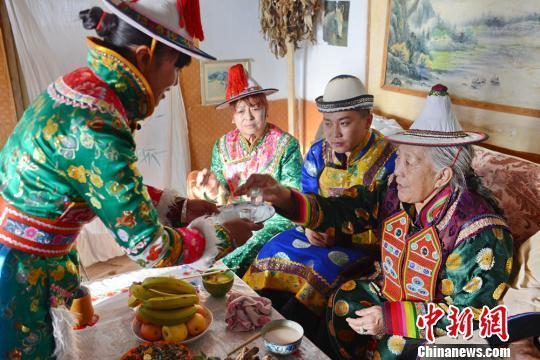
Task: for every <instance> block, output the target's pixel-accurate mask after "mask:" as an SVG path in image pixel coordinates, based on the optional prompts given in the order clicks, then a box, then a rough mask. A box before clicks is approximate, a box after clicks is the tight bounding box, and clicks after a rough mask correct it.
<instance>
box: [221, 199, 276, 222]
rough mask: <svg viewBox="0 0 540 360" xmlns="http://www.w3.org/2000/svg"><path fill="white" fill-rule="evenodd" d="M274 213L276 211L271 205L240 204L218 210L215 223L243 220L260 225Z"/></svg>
mask: <svg viewBox="0 0 540 360" xmlns="http://www.w3.org/2000/svg"><path fill="white" fill-rule="evenodd" d="M275 213H276V210H274V208H273V207H272V206H271V205H268V204H265V203H261V204H255V203H251V202H241V203H237V204H231V205H226V206H223V207H221V208H219V214H218V215H217V221H218V222H219V223H224V222H226V221H229V220H235V219H239V218H244V219H247V220H251V221H253V222H254V223H262V222H263V221H266V220H268V219H270V218H271V217H272V216H274V214H275Z"/></svg>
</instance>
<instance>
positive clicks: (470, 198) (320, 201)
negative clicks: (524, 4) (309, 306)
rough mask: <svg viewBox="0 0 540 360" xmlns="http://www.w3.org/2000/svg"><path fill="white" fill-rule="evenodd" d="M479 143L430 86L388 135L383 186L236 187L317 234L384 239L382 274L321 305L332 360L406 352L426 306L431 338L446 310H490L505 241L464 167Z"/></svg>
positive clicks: (504, 272) (501, 279)
mask: <svg viewBox="0 0 540 360" xmlns="http://www.w3.org/2000/svg"><path fill="white" fill-rule="evenodd" d="M485 138H486V136H485V135H484V134H480V133H474V132H464V131H462V129H461V126H460V125H459V123H458V122H457V120H456V118H455V116H454V114H453V112H452V110H451V103H450V99H449V97H448V95H447V89H446V88H445V87H444V86H442V85H438V86H435V87H434V88H433V89H432V91H431V92H430V95H429V97H428V99H427V102H426V106H425V108H424V110H423V111H422V113H421V114H420V116H419V118H418V119H417V120H416V121H415V123H414V124H413V125H412V126H411V129H410V130H408V131H406V132H403V133H400V134H396V135H392V136H389V137H388V140H389V141H391V142H394V143H396V144H399V145H398V158H397V160H396V168H395V172H394V174H393V176H391V177H390V178H389V180H388V182H387V183H386V184H383V185H381V186H376V187H365V186H357V187H354V188H351V189H349V190H348V191H347V193H346V194H345V196H342V197H339V198H323V197H320V196H316V195H312V194H309V195H303V194H301V193H299V192H298V191H296V190H291V189H287V188H285V187H283V186H281V185H279V184H277V183H276V182H275V181H273V180H272V179H270V178H267V177H264V176H254V177H252V178H251V179H249V180H248V181H247V182H246V184H245V185H244V186H243V187H242V188H240V189H239V190H238V193H239V194H242V193H244V192H245V191H248V190H249V189H250V188H253V187H258V188H260V189H262V191H263V198H264V199H265V200H267V201H271V202H272V203H273V204H274V206H276V207H277V208H278V209H279V212H280V213H281V214H284V215H285V216H287V217H288V218H290V219H292V220H294V221H295V222H297V223H299V224H303V225H305V226H307V227H309V228H312V229H315V230H317V231H324V230H327V229H333V230H335V232H336V234H338V233H342V232H345V231H346V230H348V229H351V228H353V229H355V231H356V230H358V229H368V228H372V229H374V230H375V231H376V232H377V233H378V234H379V236H380V238H381V239H382V240H381V264H382V266H381V270H382V273H381V274H378V275H379V276H373V279H376V280H373V281H367V280H366V281H363V280H357V281H355V280H351V281H348V282H346V283H344V284H343V285H342V286H341V288H340V289H339V290H338V291H337V292H336V293H335V294H334V296H333V298H332V299H331V300H330V302H329V309H328V311H327V323H328V332H329V334H330V341H331V343H332V348H333V350H334V352H335V357H336V358H345V359H360V358H384V359H391V358H397V357H399V356H401V355H404V354H402V353H403V352H404V351H406V350H407V349H410V348H414V346H415V345H417V344H418V343H419V342H421V341H423V340H421V339H422V338H425V329H420V328H419V327H418V326H417V323H416V320H417V317H418V316H419V315H423V314H425V313H426V312H427V308H428V304H435V306H436V308H437V309H441V310H442V311H443V313H444V316H443V317H442V318H441V319H440V320H439V321H438V322H437V324H436V326H435V329H434V331H435V334H436V335H442V334H444V333H445V330H446V326H447V325H448V324H449V317H448V313H449V305H454V306H455V307H457V308H458V309H459V310H463V309H464V308H465V307H467V306H470V309H471V310H472V312H473V313H474V316H475V318H477V316H478V315H479V314H480V312H481V309H482V307H483V306H484V305H486V306H488V307H493V306H494V305H496V301H497V300H498V299H499V298H500V297H501V295H502V294H503V292H504V289H505V287H506V282H507V280H508V276H509V274H510V271H511V268H512V236H511V234H510V231H509V230H508V226H507V225H506V222H505V220H504V218H503V217H502V215H501V212H500V210H499V209H498V208H497V205H496V203H495V202H494V201H493V200H492V199H491V198H490V197H489V195H488V192H487V190H486V189H485V188H484V187H482V185H481V183H480V182H479V179H478V178H477V177H476V176H475V175H474V172H473V170H472V168H471V159H472V157H473V149H472V147H471V146H470V144H472V143H475V142H479V141H482V140H484V139H485ZM375 275H377V274H375ZM404 349H405V350H404ZM413 353H414V356H416V353H415V352H414V351H413Z"/></svg>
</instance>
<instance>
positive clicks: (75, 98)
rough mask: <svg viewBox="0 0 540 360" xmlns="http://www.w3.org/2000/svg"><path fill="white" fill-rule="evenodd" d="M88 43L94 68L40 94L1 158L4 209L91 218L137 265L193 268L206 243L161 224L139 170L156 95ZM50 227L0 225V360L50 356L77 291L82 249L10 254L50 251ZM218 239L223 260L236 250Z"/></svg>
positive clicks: (128, 68)
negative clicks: (62, 314) (37, 250)
mask: <svg viewBox="0 0 540 360" xmlns="http://www.w3.org/2000/svg"><path fill="white" fill-rule="evenodd" d="M88 43H89V47H90V51H89V56H88V66H89V67H88V68H81V69H78V70H76V71H74V72H72V73H70V74H67V75H65V76H63V77H61V78H59V79H58V80H57V81H55V82H54V83H53V84H51V85H50V86H49V87H48V89H47V90H46V91H45V92H43V93H42V94H41V95H39V96H38V97H37V98H36V99H35V100H34V102H33V103H32V104H31V105H30V107H29V108H28V109H27V110H26V111H25V112H24V115H23V117H22V118H21V120H20V121H19V123H18V124H17V126H16V127H15V129H14V131H13V133H12V135H11V136H10V137H9V139H8V141H7V143H6V145H5V146H4V148H3V149H2V151H1V152H0V200H1V201H0V205H2V201H3V202H5V203H7V204H8V205H9V206H10V207H12V208H13V209H16V211H17V212H18V213H20V214H22V215H21V216H22V217H24V216H27V215H28V217H34V218H39V219H43V221H41V224H43V222H45V223H46V222H47V221H50V222H51V223H53V224H57V225H58V226H61V225H62V224H63V223H62V222H63V221H66V220H65V219H67V218H69V219H70V222H73V221H75V222H77V223H78V222H79V221H78V220H80V219H81V216H82V215H85V216H88V214H89V215H90V218H91V217H92V216H93V215H94V214H95V215H97V216H98V217H99V218H100V219H101V221H103V223H104V224H105V225H106V226H107V228H108V229H109V230H110V232H111V234H112V235H113V236H114V238H115V240H116V241H117V242H118V244H119V245H120V246H121V247H122V248H123V249H124V251H125V252H126V253H127V254H128V256H129V257H130V258H131V259H133V260H134V261H136V262H137V263H138V264H139V265H140V266H145V267H162V266H172V265H177V264H181V263H182V262H184V261H188V259H190V260H191V261H194V260H196V259H197V258H198V257H200V256H201V253H202V252H203V251H204V248H205V243H204V239H203V238H202V237H201V235H200V234H199V233H197V232H195V231H192V230H188V229H174V228H171V227H167V226H164V225H162V223H161V222H160V220H159V219H158V213H157V211H156V208H155V207H154V205H155V202H153V201H152V199H151V197H150V195H149V192H148V189H147V187H146V186H145V185H144V184H143V179H142V177H141V174H140V173H139V171H138V169H137V165H136V161H137V157H136V155H135V142H134V136H133V129H135V127H136V123H137V121H139V120H142V119H144V118H146V117H148V116H149V115H150V114H151V113H152V112H153V110H154V95H153V94H152V92H151V88H150V86H149V84H148V83H147V81H146V80H145V78H144V77H143V76H142V74H140V73H139V71H138V70H137V69H136V68H135V67H134V66H133V65H132V64H130V63H129V62H128V61H127V60H125V59H123V58H122V57H121V56H119V55H118V54H116V53H114V52H113V51H111V50H109V49H107V48H105V47H102V46H100V45H99V43H98V40H91V39H89V41H88ZM2 199H3V200H2ZM0 209H1V206H0ZM5 209H7V208H4V215H6V214H7V212H6V211H7V210H5ZM160 218H162V219H164V217H163V216H160ZM169 220H170V219H169ZM10 221H11V220H10ZM80 222H84V221H80ZM47 226H48V225H47ZM47 226H45V227H42V228H41V229H40V228H39V227H37V228H35V227H31V226H28V225H26V224H25V223H24V222H17V221H11V222H10V223H6V224H2V223H1V222H0V237H2V238H1V239H0V240H2V241H0V289H1V291H0V337H1V338H2V341H1V342H0V358H2V359H4V358H9V357H13V358H20V357H22V358H25V359H38V358H43V359H45V358H48V357H49V356H50V355H51V354H52V352H53V349H54V345H53V338H52V325H51V316H50V314H49V308H50V307H55V306H56V305H61V304H63V303H64V300H65V299H66V298H69V297H70V296H71V292H72V291H73V290H74V289H75V288H77V286H78V285H79V275H78V260H77V256H76V255H77V253H76V250H72V251H71V252H70V253H69V255H62V256H56V257H45V256H38V255H34V254H31V253H30V252H31V251H25V249H26V248H25V247H24V244H23V243H22V242H20V241H19V245H20V244H23V245H20V246H19V247H13V246H10V244H11V245H12V244H13V239H16V238H17V236H19V237H23V238H24V239H29V238H32V241H33V244H34V243H35V244H38V243H39V246H40V247H42V248H44V249H45V250H46V249H47V247H48V246H49V247H51V245H50V244H51V243H55V242H59V241H61V240H62V239H63V238H62V237H60V240H58V239H57V237H54V236H55V234H54V233H52V235H50V234H49V235H50V236H49V235H48V234H47V231H46V230H43V229H44V228H47ZM217 230H218V231H217V232H216V237H217V238H218V241H222V243H221V244H218V248H220V247H221V246H222V248H221V250H222V251H223V249H226V248H227V247H230V242H229V239H228V238H227V235H226V233H225V232H224V231H222V229H221V228H220V227H219V226H218V228H217ZM6 234H7V235H6ZM9 235H13V236H12V238H9ZM6 239H7V240H6ZM10 241H11V242H10ZM70 243H71V242H67V244H68V245H69V244H70ZM17 249H20V250H17ZM21 250H23V251H24V252H23V251H21Z"/></svg>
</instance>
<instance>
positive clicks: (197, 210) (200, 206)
mask: <svg viewBox="0 0 540 360" xmlns="http://www.w3.org/2000/svg"><path fill="white" fill-rule="evenodd" d="M185 201H187V205H186V206H187V208H186V219H185V220H186V223H188V224H189V223H190V222H192V221H193V220H195V219H196V218H198V217H200V216H204V215H212V214H215V213H217V212H218V209H217V206H216V205H215V204H212V203H211V202H208V201H206V200H199V199H186V200H185Z"/></svg>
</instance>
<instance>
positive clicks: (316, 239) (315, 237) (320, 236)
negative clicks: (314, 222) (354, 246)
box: [306, 229, 335, 247]
mask: <svg viewBox="0 0 540 360" xmlns="http://www.w3.org/2000/svg"><path fill="white" fill-rule="evenodd" d="M306 237H307V238H308V240H309V242H310V243H311V244H313V245H315V246H319V247H328V246H334V244H335V239H334V237H331V236H329V235H327V234H325V233H319V232H316V231H313V230H311V229H306Z"/></svg>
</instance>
